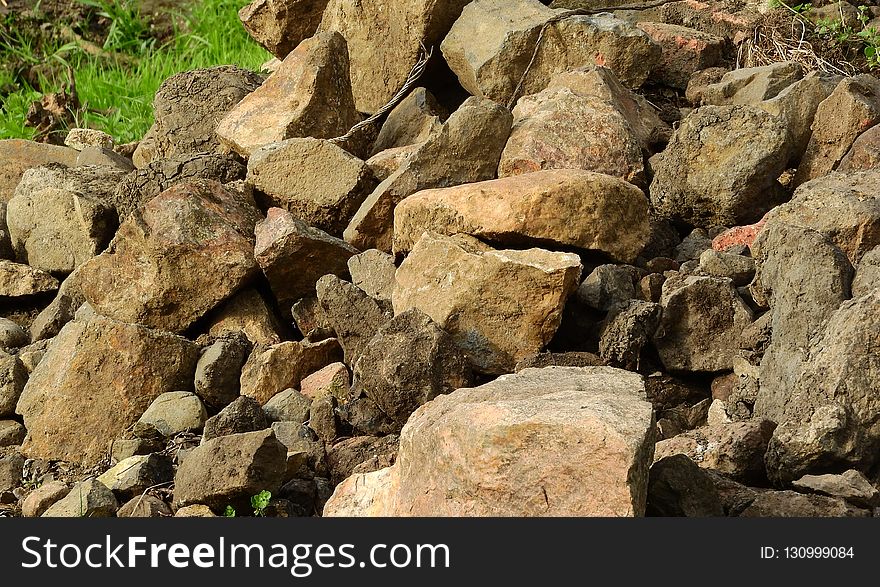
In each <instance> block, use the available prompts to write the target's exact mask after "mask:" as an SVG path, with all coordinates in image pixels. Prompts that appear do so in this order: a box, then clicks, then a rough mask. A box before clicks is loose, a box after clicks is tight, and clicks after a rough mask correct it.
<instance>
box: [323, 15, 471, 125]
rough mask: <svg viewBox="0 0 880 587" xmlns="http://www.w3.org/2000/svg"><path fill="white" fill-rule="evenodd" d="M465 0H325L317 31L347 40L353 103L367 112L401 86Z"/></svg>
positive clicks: (383, 101)
mask: <svg viewBox="0 0 880 587" xmlns="http://www.w3.org/2000/svg"><path fill="white" fill-rule="evenodd" d="M468 1H469V0H446V1H444V2H437V1H436V0H371V1H370V2H351V1H350V0H330V3H329V4H328V5H327V9H326V10H325V12H324V18H323V20H322V21H321V26H320V28H319V31H322V32H324V31H338V32H339V33H341V35H342V36H343V37H345V40H346V41H347V42H348V54H349V59H350V60H351V85H352V93H353V94H354V101H355V105H356V106H357V109H358V110H360V111H361V112H367V113H370V114H372V113H374V112H376V111H377V110H379V108H381V107H382V106H384V105H385V104H386V103H387V102H388V101H389V100H390V99H391V97H392V96H393V95H394V94H395V93H396V92H397V91H398V90H399V89H400V87H401V86H403V84H404V82H405V81H406V79H407V77H408V76H409V73H410V70H411V69H412V67H413V66H414V65H415V64H416V62H417V61H418V58H419V52H420V50H421V47H422V45H424V46H425V47H434V46H436V45H439V43H440V41H441V40H442V39H443V37H444V36H445V35H446V33H447V32H448V31H449V29H450V27H451V26H452V23H453V22H455V19H456V18H458V16H459V15H460V14H461V9H462V8H463V7H464V6H465V4H467V3H468ZM437 57H439V55H438V56H437ZM437 57H435V58H437Z"/></svg>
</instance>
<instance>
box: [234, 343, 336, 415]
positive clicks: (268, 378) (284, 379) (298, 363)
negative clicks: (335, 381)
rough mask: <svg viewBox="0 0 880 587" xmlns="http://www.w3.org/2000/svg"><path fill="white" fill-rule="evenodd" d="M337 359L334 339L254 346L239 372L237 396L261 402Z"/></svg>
mask: <svg viewBox="0 0 880 587" xmlns="http://www.w3.org/2000/svg"><path fill="white" fill-rule="evenodd" d="M341 359H342V352H341V349H340V348H339V343H338V342H336V339H328V340H324V341H321V342H318V343H310V342H307V341H302V342H282V343H280V344H276V345H272V346H270V347H265V346H262V345H257V346H256V347H255V348H254V350H253V352H252V353H251V355H250V357H249V358H248V360H247V362H246V363H245V364H244V367H243V368H242V371H241V395H245V396H248V397H252V398H254V399H255V400H257V402H259V404H260V405H263V404H265V403H266V402H267V401H269V400H270V399H272V396H274V395H275V394H276V393H279V392H281V391H283V390H285V389H289V388H294V389H296V388H298V387H299V385H300V382H301V381H302V380H303V378H304V377H306V376H307V375H309V374H310V373H314V372H315V371H317V370H318V369H320V368H321V367H324V366H326V365H329V364H330V363H334V362H337V361H340V360H341Z"/></svg>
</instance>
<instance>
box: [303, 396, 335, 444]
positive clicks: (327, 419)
mask: <svg viewBox="0 0 880 587" xmlns="http://www.w3.org/2000/svg"><path fill="white" fill-rule="evenodd" d="M336 406H337V401H336V398H335V397H333V396H326V397H323V398H321V399H318V400H315V401H314V402H312V405H311V411H310V416H309V428H311V429H312V430H314V431H315V433H316V434H317V435H318V437H319V438H320V439H321V440H323V441H324V442H326V443H330V442H333V441H334V440H335V439H336V437H337V436H339V418H338V417H337V415H336Z"/></svg>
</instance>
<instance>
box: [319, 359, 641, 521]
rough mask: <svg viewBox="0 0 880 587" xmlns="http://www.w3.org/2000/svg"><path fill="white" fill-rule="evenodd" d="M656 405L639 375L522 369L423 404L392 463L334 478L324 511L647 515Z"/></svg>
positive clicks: (603, 370) (600, 369)
mask: <svg viewBox="0 0 880 587" xmlns="http://www.w3.org/2000/svg"><path fill="white" fill-rule="evenodd" d="M653 420H654V418H653V411H652V408H651V404H650V403H648V402H647V401H646V399H645V395H644V384H643V382H642V379H641V377H640V376H639V375H637V374H635V373H629V372H626V371H621V370H617V369H611V368H608V367H591V368H571V367H548V368H545V369H525V370H523V371H521V372H519V373H517V374H516V375H508V376H504V377H501V378H499V379H497V380H495V381H493V382H491V383H487V384H485V385H481V386H480V387H476V388H472V389H467V388H465V389H460V390H458V391H456V392H454V393H451V394H449V395H441V396H439V397H437V398H436V399H435V400H434V401H432V402H430V403H428V404H426V405H424V406H422V407H421V408H419V409H418V410H417V411H416V412H415V413H414V414H413V415H412V417H411V418H410V420H409V421H408V422H407V424H406V426H404V428H403V432H402V433H401V442H400V452H399V454H398V457H397V461H396V462H395V464H394V465H393V466H392V467H390V468H386V469H380V470H379V471H376V472H373V473H367V474H355V475H353V476H352V477H349V478H348V479H347V480H345V481H344V482H343V483H342V484H341V485H339V486H338V487H337V488H336V491H335V492H334V494H333V496H332V497H331V498H330V500H329V501H328V502H327V505H326V506H325V508H324V515H325V516H641V515H643V514H644V512H645V500H646V494H647V484H648V467H649V466H650V464H651V456H652V454H653V446H654V438H653V424H654V422H653Z"/></svg>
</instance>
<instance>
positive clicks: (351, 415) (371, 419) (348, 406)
mask: <svg viewBox="0 0 880 587" xmlns="http://www.w3.org/2000/svg"><path fill="white" fill-rule="evenodd" d="M337 412H338V413H339V418H340V419H341V420H342V421H344V422H345V423H346V424H349V425H350V426H351V428H352V433H353V434H355V435H357V434H365V435H367V436H385V435H388V434H394V433H395V432H399V431H400V427H399V426H398V425H397V424H396V423H395V422H394V420H392V419H391V418H390V417H389V416H388V414H386V413H385V412H383V411H382V410H380V409H379V406H378V405H377V404H376V402H374V401H373V400H371V399H370V398H368V397H358V398H354V399H347V400H346V402H345V403H344V404H343V405H341V406H339V407H338V408H337Z"/></svg>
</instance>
